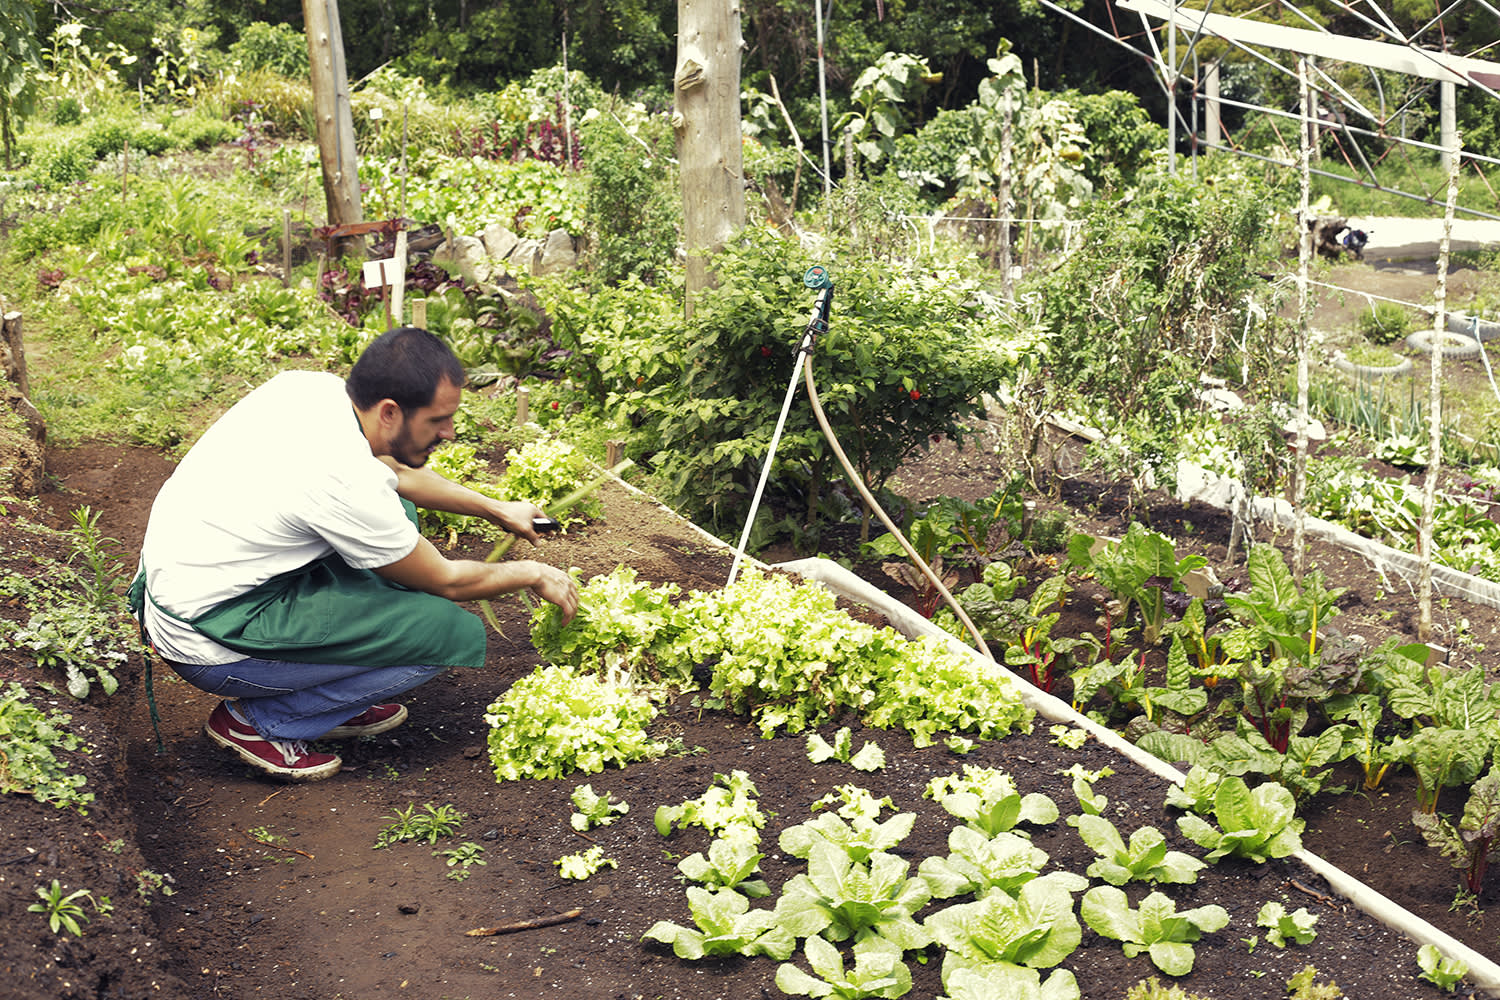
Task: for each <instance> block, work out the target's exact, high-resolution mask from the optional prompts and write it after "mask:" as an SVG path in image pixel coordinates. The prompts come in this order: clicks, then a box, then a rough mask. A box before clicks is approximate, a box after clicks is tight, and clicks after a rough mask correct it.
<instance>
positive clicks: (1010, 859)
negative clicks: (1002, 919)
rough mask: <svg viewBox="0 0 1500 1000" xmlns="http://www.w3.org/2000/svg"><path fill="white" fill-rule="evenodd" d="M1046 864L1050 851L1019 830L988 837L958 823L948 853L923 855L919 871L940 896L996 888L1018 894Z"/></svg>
mask: <svg viewBox="0 0 1500 1000" xmlns="http://www.w3.org/2000/svg"><path fill="white" fill-rule="evenodd" d="M1046 864H1047V852H1046V851H1044V850H1042V849H1041V848H1040V847H1037V846H1036V845H1034V844H1033V843H1032V842H1031V841H1030V840H1028V839H1027V838H1025V837H1022V836H1020V835H1019V834H1016V833H1012V832H1010V831H1006V832H1003V833H997V834H995V835H994V836H993V837H988V838H987V837H985V835H984V834H982V833H980V832H979V831H978V830H975V829H972V828H971V827H967V826H957V827H954V828H953V830H952V832H950V833H949V834H948V856H947V857H946V858H940V857H927V858H923V859H922V861H921V864H919V865H918V866H917V873H918V874H919V875H921V877H922V878H923V879H925V880H926V882H927V887H928V888H929V889H931V890H932V895H933V897H934V898H936V899H952V898H953V897H954V896H962V895H968V894H973V895H976V896H987V895H989V893H990V892H991V891H993V890H998V891H1000V892H1004V893H1008V894H1011V895H1014V894H1015V893H1016V892H1018V891H1020V889H1021V887H1022V886H1023V885H1025V884H1026V883H1027V882H1030V881H1031V880H1032V879H1034V878H1036V877H1037V876H1038V875H1040V874H1041V872H1042V868H1043V867H1044V866H1045V865H1046Z"/></svg>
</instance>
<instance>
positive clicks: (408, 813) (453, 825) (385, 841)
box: [375, 802, 464, 850]
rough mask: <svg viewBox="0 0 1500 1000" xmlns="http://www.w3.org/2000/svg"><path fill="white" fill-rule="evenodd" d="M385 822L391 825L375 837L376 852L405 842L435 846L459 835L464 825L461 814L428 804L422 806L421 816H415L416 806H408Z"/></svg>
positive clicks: (447, 807) (444, 806)
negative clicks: (415, 841) (419, 841)
mask: <svg viewBox="0 0 1500 1000" xmlns="http://www.w3.org/2000/svg"><path fill="white" fill-rule="evenodd" d="M385 818H386V819H389V820H393V822H392V823H391V824H390V825H389V826H387V827H385V828H384V829H382V830H381V831H380V833H379V834H377V835H376V837H375V849H376V850H379V849H380V848H382V847H390V846H391V845H392V844H399V843H401V842H402V841H404V840H425V841H426V842H427V843H429V844H435V843H437V842H438V840H439V839H440V838H442V837H451V836H453V835H454V834H455V833H457V832H458V828H459V826H460V825H462V823H463V821H464V814H463V813H461V812H459V811H458V810H457V809H455V808H453V807H452V806H451V805H448V804H447V803H444V804H443V805H440V806H434V805H433V804H432V803H431V802H428V803H426V804H424V805H423V806H422V811H421V812H417V807H416V806H407V807H406V808H405V809H397V810H396V812H395V815H393V816H387V817H385Z"/></svg>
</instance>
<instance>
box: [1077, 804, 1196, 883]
mask: <svg viewBox="0 0 1500 1000" xmlns="http://www.w3.org/2000/svg"><path fill="white" fill-rule="evenodd" d="M1076 819H1077V820H1078V822H1077V823H1073V824H1072V825H1074V826H1076V827H1077V828H1078V836H1080V837H1082V838H1083V842H1084V843H1085V844H1088V845H1089V846H1090V847H1092V848H1093V849H1094V852H1095V853H1096V854H1098V855H1099V860H1097V861H1095V862H1094V863H1093V864H1091V865H1089V867H1088V874H1089V876H1090V877H1092V878H1101V879H1103V880H1104V881H1106V882H1108V883H1109V884H1110V885H1124V884H1125V883H1127V882H1132V881H1135V882H1159V883H1164V884H1172V883H1177V884H1186V883H1192V882H1196V881H1198V872H1199V871H1201V870H1202V869H1204V868H1206V867H1208V866H1207V865H1205V864H1204V863H1203V862H1202V861H1199V860H1198V859H1197V858H1195V857H1193V856H1192V855H1190V854H1184V853H1183V852H1181V851H1172V850H1168V849H1167V839H1166V837H1164V836H1163V835H1162V832H1161V831H1160V830H1158V829H1156V827H1154V826H1143V827H1140V828H1139V829H1137V830H1135V831H1133V832H1132V833H1131V834H1130V842H1129V843H1128V844H1127V843H1126V842H1125V839H1124V838H1123V837H1121V836H1120V831H1119V830H1117V829H1115V825H1114V824H1113V823H1111V822H1110V821H1109V820H1107V819H1105V818H1104V817H1103V816H1088V815H1084V816H1078V817H1076ZM1070 822H1071V820H1070Z"/></svg>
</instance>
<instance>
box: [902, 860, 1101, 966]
mask: <svg viewBox="0 0 1500 1000" xmlns="http://www.w3.org/2000/svg"><path fill="white" fill-rule="evenodd" d="M1087 886H1088V879H1086V878H1084V877H1083V876H1082V875H1075V874H1073V873H1072V872H1064V871H1058V872H1048V873H1047V874H1046V875H1042V876H1040V877H1038V878H1035V879H1032V880H1031V881H1030V882H1027V883H1026V884H1025V885H1023V886H1021V889H1020V891H1019V892H1017V893H1016V895H1015V896H1010V895H1008V894H1006V893H1003V892H992V893H990V894H989V895H988V896H985V897H984V898H983V899H980V900H977V901H975V902H973V903H959V904H956V905H954V906H949V907H947V908H946V909H942V910H939V911H938V912H936V913H934V914H932V915H931V916H929V917H928V918H927V919H926V921H925V922H924V926H925V927H926V929H927V932H928V933H929V934H931V935H932V939H933V941H935V942H936V943H937V944H939V945H941V946H942V947H944V948H946V949H947V953H946V954H945V955H944V956H943V982H944V983H945V984H946V983H948V982H949V980H950V979H951V977H952V976H953V975H954V973H955V972H956V971H957V970H958V969H974V970H975V971H978V972H981V973H986V972H987V971H988V970H989V969H990V968H991V967H992V966H996V965H1024V966H1027V967H1028V968H1033V969H1050V968H1051V967H1052V966H1054V965H1057V964H1058V963H1059V962H1061V961H1062V960H1063V959H1065V958H1067V957H1068V956H1069V955H1071V954H1072V953H1073V952H1074V950H1075V949H1076V948H1077V947H1078V945H1079V943H1080V942H1081V941H1082V940H1083V929H1082V928H1081V927H1080V926H1079V925H1078V918H1077V917H1076V916H1074V915H1073V893H1075V892H1081V891H1082V890H1083V889H1084V888H1086V887H1087Z"/></svg>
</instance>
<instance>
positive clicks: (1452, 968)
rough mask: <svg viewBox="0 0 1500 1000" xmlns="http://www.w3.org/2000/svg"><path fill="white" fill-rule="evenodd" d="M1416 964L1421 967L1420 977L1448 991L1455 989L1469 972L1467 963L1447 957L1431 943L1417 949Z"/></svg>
mask: <svg viewBox="0 0 1500 1000" xmlns="http://www.w3.org/2000/svg"><path fill="white" fill-rule="evenodd" d="M1417 965H1418V966H1420V967H1421V969H1422V974H1421V978H1422V979H1425V980H1427V981H1428V982H1429V983H1431V984H1432V985H1434V986H1436V987H1437V988H1438V989H1440V990H1446V991H1448V992H1449V993H1452V992H1453V991H1454V990H1455V989H1457V988H1458V984H1459V982H1460V981H1461V980H1462V979H1463V978H1464V976H1467V975H1468V974H1469V963H1467V962H1465V961H1463V960H1462V959H1457V958H1449V957H1448V956H1446V955H1444V954H1443V953H1442V952H1441V951H1438V948H1437V945H1433V944H1424V945H1423V946H1422V947H1420V948H1418V949H1417Z"/></svg>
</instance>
